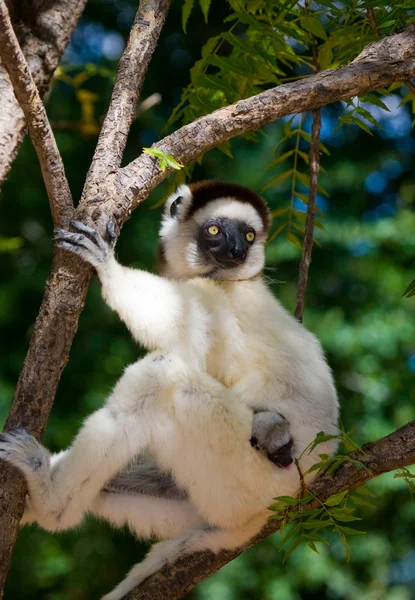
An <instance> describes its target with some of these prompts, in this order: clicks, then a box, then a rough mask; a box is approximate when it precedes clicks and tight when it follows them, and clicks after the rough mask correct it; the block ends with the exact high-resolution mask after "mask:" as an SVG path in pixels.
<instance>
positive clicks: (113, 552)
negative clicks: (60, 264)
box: [0, 0, 415, 600]
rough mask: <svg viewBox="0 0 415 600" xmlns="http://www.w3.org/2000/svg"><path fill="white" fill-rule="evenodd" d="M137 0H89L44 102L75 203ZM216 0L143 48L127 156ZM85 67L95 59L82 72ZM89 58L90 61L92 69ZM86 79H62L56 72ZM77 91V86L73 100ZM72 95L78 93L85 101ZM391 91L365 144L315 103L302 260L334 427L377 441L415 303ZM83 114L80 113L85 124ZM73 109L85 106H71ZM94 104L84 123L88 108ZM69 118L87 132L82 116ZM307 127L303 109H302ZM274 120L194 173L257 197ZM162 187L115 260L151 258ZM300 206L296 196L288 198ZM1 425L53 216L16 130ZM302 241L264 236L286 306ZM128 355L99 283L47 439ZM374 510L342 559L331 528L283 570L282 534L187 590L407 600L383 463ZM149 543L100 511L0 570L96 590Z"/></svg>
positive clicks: (64, 598) (185, 76)
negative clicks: (314, 148)
mask: <svg viewBox="0 0 415 600" xmlns="http://www.w3.org/2000/svg"><path fill="white" fill-rule="evenodd" d="M135 8H136V3H135V2H134V1H132V0H131V1H129V0H111V1H110V0H90V1H89V2H88V5H87V8H86V11H85V13H84V16H83V17H82V19H81V21H80V23H79V27H78V29H77V31H76V33H75V35H74V37H73V40H72V43H71V46H70V48H69V49H68V51H67V53H66V55H65V59H64V61H63V64H64V65H65V73H64V74H62V73H61V75H60V76H59V77H58V79H59V81H56V82H55V84H54V86H53V90H52V92H51V95H50V97H49V99H48V113H49V116H50V118H51V120H52V122H53V124H54V127H55V131H56V135H57V140H58V144H59V147H60V150H61V152H62V155H63V158H64V161H65V165H66V171H67V174H68V177H69V181H70V184H71V188H72V191H73V194H74V197H75V198H79V196H80V192H81V189H82V184H83V181H84V177H85V173H86V170H87V168H88V166H89V162H90V158H91V156H92V153H93V150H94V146H95V142H96V136H95V134H94V132H95V130H96V123H95V121H96V118H97V117H99V116H100V115H102V114H103V112H104V109H105V105H106V103H107V101H108V98H109V95H110V92H111V85H112V77H113V74H114V73H115V69H116V64H117V60H118V58H119V56H120V53H121V52H122V50H123V47H124V43H125V39H126V36H127V35H128V31H129V28H130V26H131V23H132V20H133V17H134V13H135ZM227 10H228V9H227V5H226V4H225V3H223V2H221V1H220V0H217V1H216V2H214V3H213V5H212V8H211V13H210V14H211V16H210V19H209V22H208V24H207V25H206V24H205V22H204V20H203V16H202V14H201V12H200V10H199V9H197V10H195V11H194V13H193V14H192V16H191V18H190V21H189V24H188V32H187V34H186V35H185V34H184V33H183V31H182V28H181V2H173V5H172V8H171V11H170V14H169V16H168V19H167V23H166V26H165V28H164V29H163V32H162V36H161V40H160V44H159V47H158V49H157V51H156V53H155V55H154V59H153V61H152V63H151V67H150V70H149V73H148V77H147V81H146V84H145V87H144V91H143V98H145V97H147V96H149V95H151V94H153V93H159V94H161V98H162V100H161V103H159V104H158V105H157V106H154V107H153V108H152V109H151V110H149V111H147V112H145V113H143V114H142V115H141V116H139V117H138V119H137V121H136V122H135V123H134V126H133V128H132V131H131V135H130V139H129V143H128V151H127V155H126V161H127V160H130V159H131V158H133V157H135V156H137V155H138V154H139V153H140V151H141V148H142V147H143V146H150V145H151V144H152V143H153V142H155V141H156V140H157V139H159V138H160V137H162V136H163V135H164V132H163V127H164V125H165V123H166V120H167V118H168V116H169V115H170V113H171V111H172V109H173V107H174V106H175V105H176V104H177V103H178V101H179V99H180V94H181V90H182V88H183V86H185V85H186V84H187V83H188V81H189V68H190V67H191V66H192V65H193V64H194V62H195V61H196V60H198V59H199V58H200V50H201V46H202V45H203V44H204V43H205V42H206V40H207V39H208V38H209V37H211V36H212V35H215V34H216V33H217V32H218V31H221V28H222V27H223V19H224V17H225V16H226V14H227ZM86 65H89V67H86ZM91 65H92V66H91ZM85 72H87V73H88V77H87V78H86V77H84V75H82V76H80V77H78V79H76V80H75V81H74V80H73V79H72V82H71V81H70V80H69V79H68V77H72V78H73V77H76V76H78V75H79V74H80V73H85ZM79 92H80V93H79ZM80 100H82V102H80ZM385 101H386V102H387V103H388V106H389V107H390V108H391V113H382V114H381V115H380V116H379V115H376V116H377V118H379V119H380V121H381V125H382V127H383V129H382V130H380V131H379V132H375V135H374V136H373V137H372V136H370V135H368V134H366V133H365V132H363V131H362V130H360V129H359V128H358V127H356V126H355V125H352V126H347V127H344V128H342V129H341V130H340V131H338V132H336V133H335V134H333V130H334V128H335V126H336V122H337V117H338V115H339V114H340V113H341V111H342V110H343V109H342V107H341V106H331V107H327V108H325V109H324V111H323V130H322V139H323V141H324V143H325V144H326V145H327V146H328V148H329V149H330V152H331V155H330V157H326V156H325V157H324V159H323V166H324V168H325V169H326V171H327V173H323V174H322V176H321V182H322V184H323V185H324V186H325V187H326V189H327V190H328V192H329V197H328V198H325V197H319V198H318V204H319V206H320V208H321V210H322V212H323V214H324V225H325V228H326V231H318V232H317V237H318V240H319V242H320V244H321V247H316V248H315V250H314V255H313V263H312V267H311V275H310V281H309V287H308V292H307V298H306V311H305V316H304V323H305V325H306V326H307V327H308V328H310V329H311V330H312V331H314V332H315V333H316V334H317V336H318V337H319V338H320V340H321V341H322V343H323V345H324V347H325V349H326V351H327V354H328V359H329V362H330V364H331V366H332V368H333V370H334V373H335V378H336V381H337V385H338V389H339V394H340V399H341V404H342V422H343V425H344V427H345V428H346V429H347V430H350V429H353V430H354V434H353V436H354V439H355V440H356V441H358V442H359V443H363V442H364V441H367V440H372V439H376V438H378V437H380V436H383V435H385V434H387V433H389V432H391V431H392V430H394V429H395V428H397V427H399V426H401V425H403V424H404V423H406V422H407V421H409V420H412V419H414V418H415V408H414V400H415V395H414V390H413V381H414V372H415V321H414V312H415V301H414V299H403V298H402V297H401V296H402V293H403V291H404V289H405V287H406V286H407V285H408V284H409V282H410V281H411V280H412V279H413V278H414V273H415V270H414V263H413V257H414V251H415V214H414V212H413V203H414V197H415V170H414V155H415V139H414V136H413V134H412V132H411V121H412V115H411V114H410V111H409V109H408V105H403V106H400V105H399V103H400V98H399V92H397V94H396V96H391V97H389V98H387V99H385ZM88 110H92V112H93V118H91V114H90V113H88ZM82 111H83V117H82ZM88 115H89V116H88ZM81 117H82V118H83V121H82V123H83V124H82V126H81V127H80V126H79V123H80V120H81ZM305 126H306V128H307V127H308V128H309V117H307V118H306V122H305ZM282 127H283V122H278V123H276V124H271V125H269V126H268V127H266V128H265V135H261V136H259V141H258V142H257V143H251V142H249V141H245V140H234V141H233V142H232V152H233V154H234V159H233V160H232V159H231V158H229V157H227V156H225V155H224V154H221V153H220V152H219V151H217V150H215V151H212V152H210V153H209V154H208V155H207V156H206V157H205V159H204V161H203V164H202V165H197V166H196V168H195V170H194V172H193V178H194V179H201V178H205V177H214V178H220V179H224V180H227V181H235V182H239V183H242V184H244V185H247V186H249V187H252V188H253V189H254V190H256V191H258V192H260V191H261V189H262V188H263V187H264V185H265V184H266V183H267V181H269V177H270V175H269V173H267V172H266V168H267V166H268V164H269V163H270V162H271V156H272V152H273V150H274V148H275V145H276V144H277V142H278V140H279V139H281V137H282V135H283V134H282ZM168 185H169V182H166V183H165V184H164V186H161V187H160V188H159V189H158V190H156V192H155V193H154V194H153V195H152V196H151V197H150V198H149V200H148V201H147V202H146V203H145V204H143V205H142V206H141V207H140V208H139V209H138V210H136V211H135V212H134V214H133V215H132V218H131V219H130V221H129V222H128V223H127V224H126V225H125V227H124V229H123V232H122V235H121V238H120V241H119V244H118V247H117V250H118V255H119V259H120V261H121V262H123V263H124V264H127V265H132V266H137V267H138V266H140V267H143V268H146V269H153V267H154V252H155V247H156V243H157V230H158V221H159V217H160V209H159V208H153V207H154V205H155V204H157V202H158V201H159V200H160V198H162V196H163V194H165V193H166V190H167V186H168ZM288 187H289V185H288V183H287V187H284V185H283V186H280V187H279V188H271V189H270V190H268V191H267V192H266V194H265V195H266V197H267V198H268V200H269V202H270V204H271V206H272V207H273V208H278V207H280V206H282V205H283V204H284V203H286V199H287V195H288V194H289V189H288ZM299 208H301V207H299ZM0 210H1V215H2V218H1V221H0V259H1V260H0V327H1V361H0V420H1V422H2V423H3V422H4V421H5V419H6V415H7V411H8V408H9V405H10V402H11V399H12V396H13V390H14V387H15V385H16V380H17V377H18V374H19V370H20V368H21V365H22V362H23V359H24V356H25V352H26V349H27V347H28V343H29V339H30V335H31V332H32V329H33V324H34V320H35V318H36V315H37V312H38V309H39V304H40V301H41V297H42V291H43V286H44V283H45V280H46V277H47V274H48V269H49V265H50V262H51V255H52V241H51V236H52V224H51V218H50V214H49V208H48V201H47V197H46V193H45V189H44V186H43V183H42V178H41V173H40V169H39V166H38V163H37V159H36V156H35V153H34V151H33V149H32V147H31V145H30V142H29V141H28V140H26V142H25V144H24V146H23V148H22V149H21V151H20V154H19V157H18V159H17V160H16V162H15V164H14V167H13V170H12V173H11V175H10V177H9V180H8V181H7V183H6V184H5V185H4V188H3V191H2V194H1V197H0ZM299 259H300V250H299V249H298V248H296V247H294V246H293V245H291V244H290V243H289V242H287V241H286V240H285V239H284V238H282V239H280V238H277V239H276V240H275V241H273V242H272V243H271V244H269V246H268V265H269V267H270V269H269V270H267V275H268V276H269V278H270V281H271V282H272V286H273V288H274V291H275V293H276V295H277V296H278V297H279V298H280V299H281V301H282V302H283V304H284V305H285V306H286V307H287V308H288V309H289V310H291V311H293V309H294V303H295V285H296V279H297V270H298V264H299ZM139 353H140V350H139V349H138V348H137V347H136V345H135V344H134V342H133V341H132V340H131V338H130V336H129V334H128V332H127V330H126V329H125V328H124V327H123V326H122V325H121V324H120V322H119V320H118V317H117V316H116V315H115V314H114V313H112V312H111V311H110V310H109V309H108V308H107V307H106V305H105V303H104V301H103V300H102V299H101V296H100V289H99V285H98V283H97V281H96V280H94V281H93V283H92V285H91V288H90V291H89V294H88V301H87V305H86V308H85V311H84V312H83V314H82V316H81V319H80V326H79V331H78V333H77V335H76V338H75V341H74V345H73V348H72V351H71V355H70V361H69V364H68V366H67V368H66V370H65V372H64V374H63V377H62V382H61V385H60V387H59V390H58V393H57V397H56V401H55V405H54V408H53V412H52V416H51V419H50V422H49V426H48V429H47V433H46V438H45V442H46V444H47V446H48V447H49V448H50V449H52V450H59V449H62V448H64V447H66V446H67V445H68V444H69V443H70V441H71V439H72V438H73V436H74V434H75V433H76V432H77V430H78V428H79V426H80V424H81V422H82V420H83V419H84V418H85V417H86V416H87V415H88V414H90V413H91V411H93V410H95V409H97V408H98V407H100V406H101V405H102V403H103V401H104V398H105V396H106V395H107V394H108V392H109V390H110V389H111V388H112V386H113V385H114V382H115V381H116V379H117V378H118V377H119V376H120V375H121V373H122V371H123V368H124V367H125V366H126V365H127V364H129V363H131V362H132V361H134V360H135V359H136V357H137V356H138V355H139ZM370 488H371V490H372V491H373V493H374V494H375V497H374V502H375V504H376V505H377V508H376V510H372V509H362V510H361V511H360V516H362V517H363V521H362V522H361V528H362V529H363V530H365V531H367V534H366V535H365V536H359V537H358V538H351V539H350V546H351V550H352V559H351V561H350V563H346V558H345V554H344V550H343V548H342V546H341V544H340V542H339V540H338V539H336V538H335V537H333V539H332V540H331V541H332V544H331V545H330V546H327V547H326V546H324V547H322V548H321V549H320V550H321V556H317V555H316V554H314V553H313V552H312V551H311V550H310V549H308V548H307V547H304V548H303V547H301V546H300V547H299V548H298V549H297V550H296V552H295V553H294V554H293V555H292V556H291V557H290V558H289V559H288V560H287V562H286V563H285V564H284V565H283V564H282V559H283V554H282V553H281V552H279V543H280V538H279V535H278V534H277V535H275V536H274V537H273V538H272V539H269V540H268V541H266V542H265V543H263V544H261V545H260V546H258V547H256V548H254V549H253V550H250V551H249V552H247V553H245V554H244V555H243V556H241V557H240V558H238V559H237V560H235V561H234V562H233V563H231V564H230V565H228V566H227V567H225V568H224V569H223V570H222V571H221V572H220V573H218V574H216V575H215V576H213V577H212V578H211V579H209V580H207V581H205V582H204V583H202V584H201V585H199V586H198V587H197V588H196V589H195V590H194V591H193V592H192V593H191V594H190V595H189V598H194V599H197V600H239V599H241V600H248V599H255V600H256V599H258V600H259V599H261V600H294V599H295V600H299V599H305V600H314V599H317V598H318V599H319V600H325V599H353V600H377V599H379V600H380V599H387V600H409V599H411V598H415V503H414V502H413V500H412V498H411V495H410V492H409V491H408V488H407V487H406V485H405V483H404V482H403V481H402V480H400V479H393V474H387V475H384V476H383V477H381V478H379V479H378V480H376V481H374V482H372V483H371V484H370ZM146 548H147V546H146V545H144V544H141V543H139V542H138V541H136V540H134V538H133V537H132V536H131V534H129V533H128V532H126V531H114V530H111V529H110V528H109V527H108V526H107V525H106V524H104V523H99V522H97V521H96V520H93V519H92V518H91V519H87V521H86V522H85V523H84V524H83V525H82V527H80V528H79V529H77V530H76V531H72V532H67V533H63V534H59V535H51V534H49V533H47V532H43V531H41V530H40V529H38V528H36V527H34V526H33V527H27V528H24V530H22V531H21V533H20V536H19V539H18V543H17V546H16V550H15V552H14V555H13V562H12V567H11V571H10V574H9V578H8V581H7V587H6V593H5V598H6V600H23V599H24V600H35V599H37V600H86V599H88V600H90V599H94V598H99V597H100V595H101V594H103V593H105V592H107V591H109V590H110V589H111V588H112V587H113V586H114V585H115V584H116V583H117V582H118V581H119V580H121V579H122V578H123V576H124V575H125V573H126V572H127V570H128V569H129V568H130V567H131V566H132V565H133V564H134V563H136V562H138V561H139V560H140V559H141V558H142V557H143V555H144V553H145V551H146Z"/></svg>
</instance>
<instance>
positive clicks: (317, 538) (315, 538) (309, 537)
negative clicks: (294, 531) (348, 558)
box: [304, 532, 329, 546]
mask: <svg viewBox="0 0 415 600" xmlns="http://www.w3.org/2000/svg"><path fill="white" fill-rule="evenodd" d="M304 538H305V539H306V540H311V541H313V542H321V543H322V544H326V546H329V542H328V541H327V540H325V539H324V538H322V537H321V536H319V535H315V534H314V533H313V532H311V533H306V534H305V536H304Z"/></svg>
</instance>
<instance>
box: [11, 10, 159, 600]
mask: <svg viewBox="0 0 415 600" xmlns="http://www.w3.org/2000/svg"><path fill="white" fill-rule="evenodd" d="M1 2H2V3H4V0H1ZM155 2H156V0H143V1H142V4H143V6H144V7H147V8H148V7H149V6H151V7H153V8H154V12H155V14H156V13H157V15H160V12H157V9H156V3H155ZM168 4H169V2H168V0H160V2H159V5H160V6H164V7H165V10H166V12H167V6H168ZM147 8H146V9H145V10H147ZM140 10H141V5H140V9H139V11H140ZM145 14H147V13H145ZM157 18H158V19H159V16H158V17H157ZM144 27H148V25H147V24H145V25H144ZM160 27H161V23H160ZM146 31H148V35H149V36H150V37H152V39H153V40H154V35H155V33H154V31H155V28H154V27H148V29H147V30H146ZM141 42H142V47H146V41H145V35H143V36H142V37H141ZM137 52H139V49H137ZM149 52H150V51H149V50H147V55H146V56H147V59H146V62H144V63H143V64H141V63H140V62H139V60H138V61H137V60H135V59H134V61H135V62H134V65H135V66H134V68H135V69H136V72H135V73H134V74H133V73H131V76H133V75H134V78H136V79H135V81H136V82H137V81H141V82H142V80H143V76H142V77H141V78H138V76H137V72H138V73H139V72H140V70H141V69H143V70H144V71H145V70H146V68H147V65H148V62H149V60H150V56H149ZM131 58H132V57H131ZM124 85H125V86H126V87H128V85H129V82H128V81H125V82H124ZM140 85H141V83H140ZM131 94H132V95H131V96H130V98H133V97H135V96H134V94H135V93H134V94H133V93H132V92H131ZM118 98H122V99H125V98H124V95H123V92H121V91H120V94H119V96H118ZM137 98H138V92H137ZM113 109H114V110H115V109H116V106H113ZM133 110H134V111H135V104H134V106H133ZM127 113H128V111H127ZM121 152H122V150H121ZM100 177H101V171H100V170H98V171H97V172H96V173H95V175H93V176H92V175H90V178H89V181H90V183H91V184H95V185H96V188H97V189H98V187H99V185H98V183H99V178H100ZM104 181H105V180H103V181H101V184H103V183H104ZM91 274H92V269H91V268H90V266H89V265H87V264H85V263H83V262H82V261H81V260H79V259H78V258H77V257H76V256H75V255H71V254H70V253H68V252H65V251H63V250H59V249H55V254H54V259H53V263H52V269H51V273H50V275H49V277H48V280H47V283H46V287H45V293H44V297H43V300H42V304H41V307H40V310H39V315H38V317H37V319H36V323H35V329H34V333H33V336H32V339H31V341H30V347H29V350H28V353H27V355H26V358H25V362H24V365H23V368H22V371H21V373H20V376H19V381H18V383H17V387H16V392H15V396H14V398H13V403H12V406H11V409H10V413H9V416H8V419H7V422H6V426H5V429H10V428H12V427H16V426H20V427H25V428H26V429H27V431H29V432H30V433H32V435H34V436H35V437H37V438H40V437H41V436H42V435H43V432H44V430H45V428H46V424H47V421H48V418H49V413H50V410H51V408H52V404H53V400H54V397H55V394H56V390H57V388H58V385H59V380H60V377H61V374H62V371H63V369H64V367H65V365H66V363H67V361H68V355H69V350H70V347H71V345H72V341H73V338H74V336H75V333H76V330H77V327H78V319H79V315H80V314H81V312H82V309H83V307H84V304H85V299H86V293H87V290H88V285H89V281H90V278H91ZM25 493H26V485H25V482H24V479H23V478H22V476H21V475H20V473H19V472H18V471H17V469H13V468H12V467H10V466H9V465H7V464H5V463H2V468H1V469H0V531H1V543H0V598H2V597H3V587H4V582H5V579H6V576H7V572H8V567H9V562H10V557H11V552H12V549H13V546H14V543H15V540H16V536H17V532H18V527H19V521H20V519H21V516H22V514H23V508H24V498H25Z"/></svg>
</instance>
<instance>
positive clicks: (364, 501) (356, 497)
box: [351, 494, 376, 508]
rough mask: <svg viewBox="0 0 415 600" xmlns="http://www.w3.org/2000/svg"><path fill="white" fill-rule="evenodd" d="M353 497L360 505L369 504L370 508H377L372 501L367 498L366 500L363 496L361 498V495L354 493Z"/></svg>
mask: <svg viewBox="0 0 415 600" xmlns="http://www.w3.org/2000/svg"><path fill="white" fill-rule="evenodd" d="M351 498H352V500H353V502H354V503H355V504H358V505H359V506H369V507H370V508H376V506H375V505H374V504H372V503H371V502H368V501H367V500H364V499H363V498H359V496H355V495H354V494H352V495H351Z"/></svg>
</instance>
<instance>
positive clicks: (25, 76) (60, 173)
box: [0, 0, 74, 227]
mask: <svg viewBox="0 0 415 600" xmlns="http://www.w3.org/2000/svg"><path fill="white" fill-rule="evenodd" d="M0 56H1V59H2V63H3V65H4V67H5V69H6V70H7V72H8V74H9V77H10V81H11V82H12V85H13V89H14V93H15V95H16V98H17V100H18V102H19V104H20V107H21V108H22V110H23V113H24V116H25V118H26V122H27V125H28V128H29V131H30V137H31V138H32V143H33V145H34V147H35V149H36V153H37V156H38V158H39V163H40V168H41V169H42V175H43V180H44V182H45V185H46V190H47V192H48V197H49V204H50V210H51V213H52V218H53V223H54V225H55V226H60V227H67V226H68V224H69V221H70V219H71V218H72V217H73V212H74V206H73V202H72V196H71V190H70V189H69V183H68V180H67V179H66V175H65V169H64V166H63V162H62V158H61V155H60V153H59V150H58V146H57V144H56V140H55V137H54V135H53V132H52V129H51V126H50V124H49V120H48V117H47V115H46V110H45V107H44V106H43V102H42V99H41V97H40V95H39V92H38V89H37V87H36V84H35V82H34V81H33V78H32V75H31V74H30V71H29V67H28V64H27V62H26V59H25V57H24V56H23V52H22V50H21V48H20V46H19V42H18V41H17V37H16V35H15V33H14V30H13V27H12V24H11V22H10V18H9V12H8V10H7V6H6V3H5V0H0Z"/></svg>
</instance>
